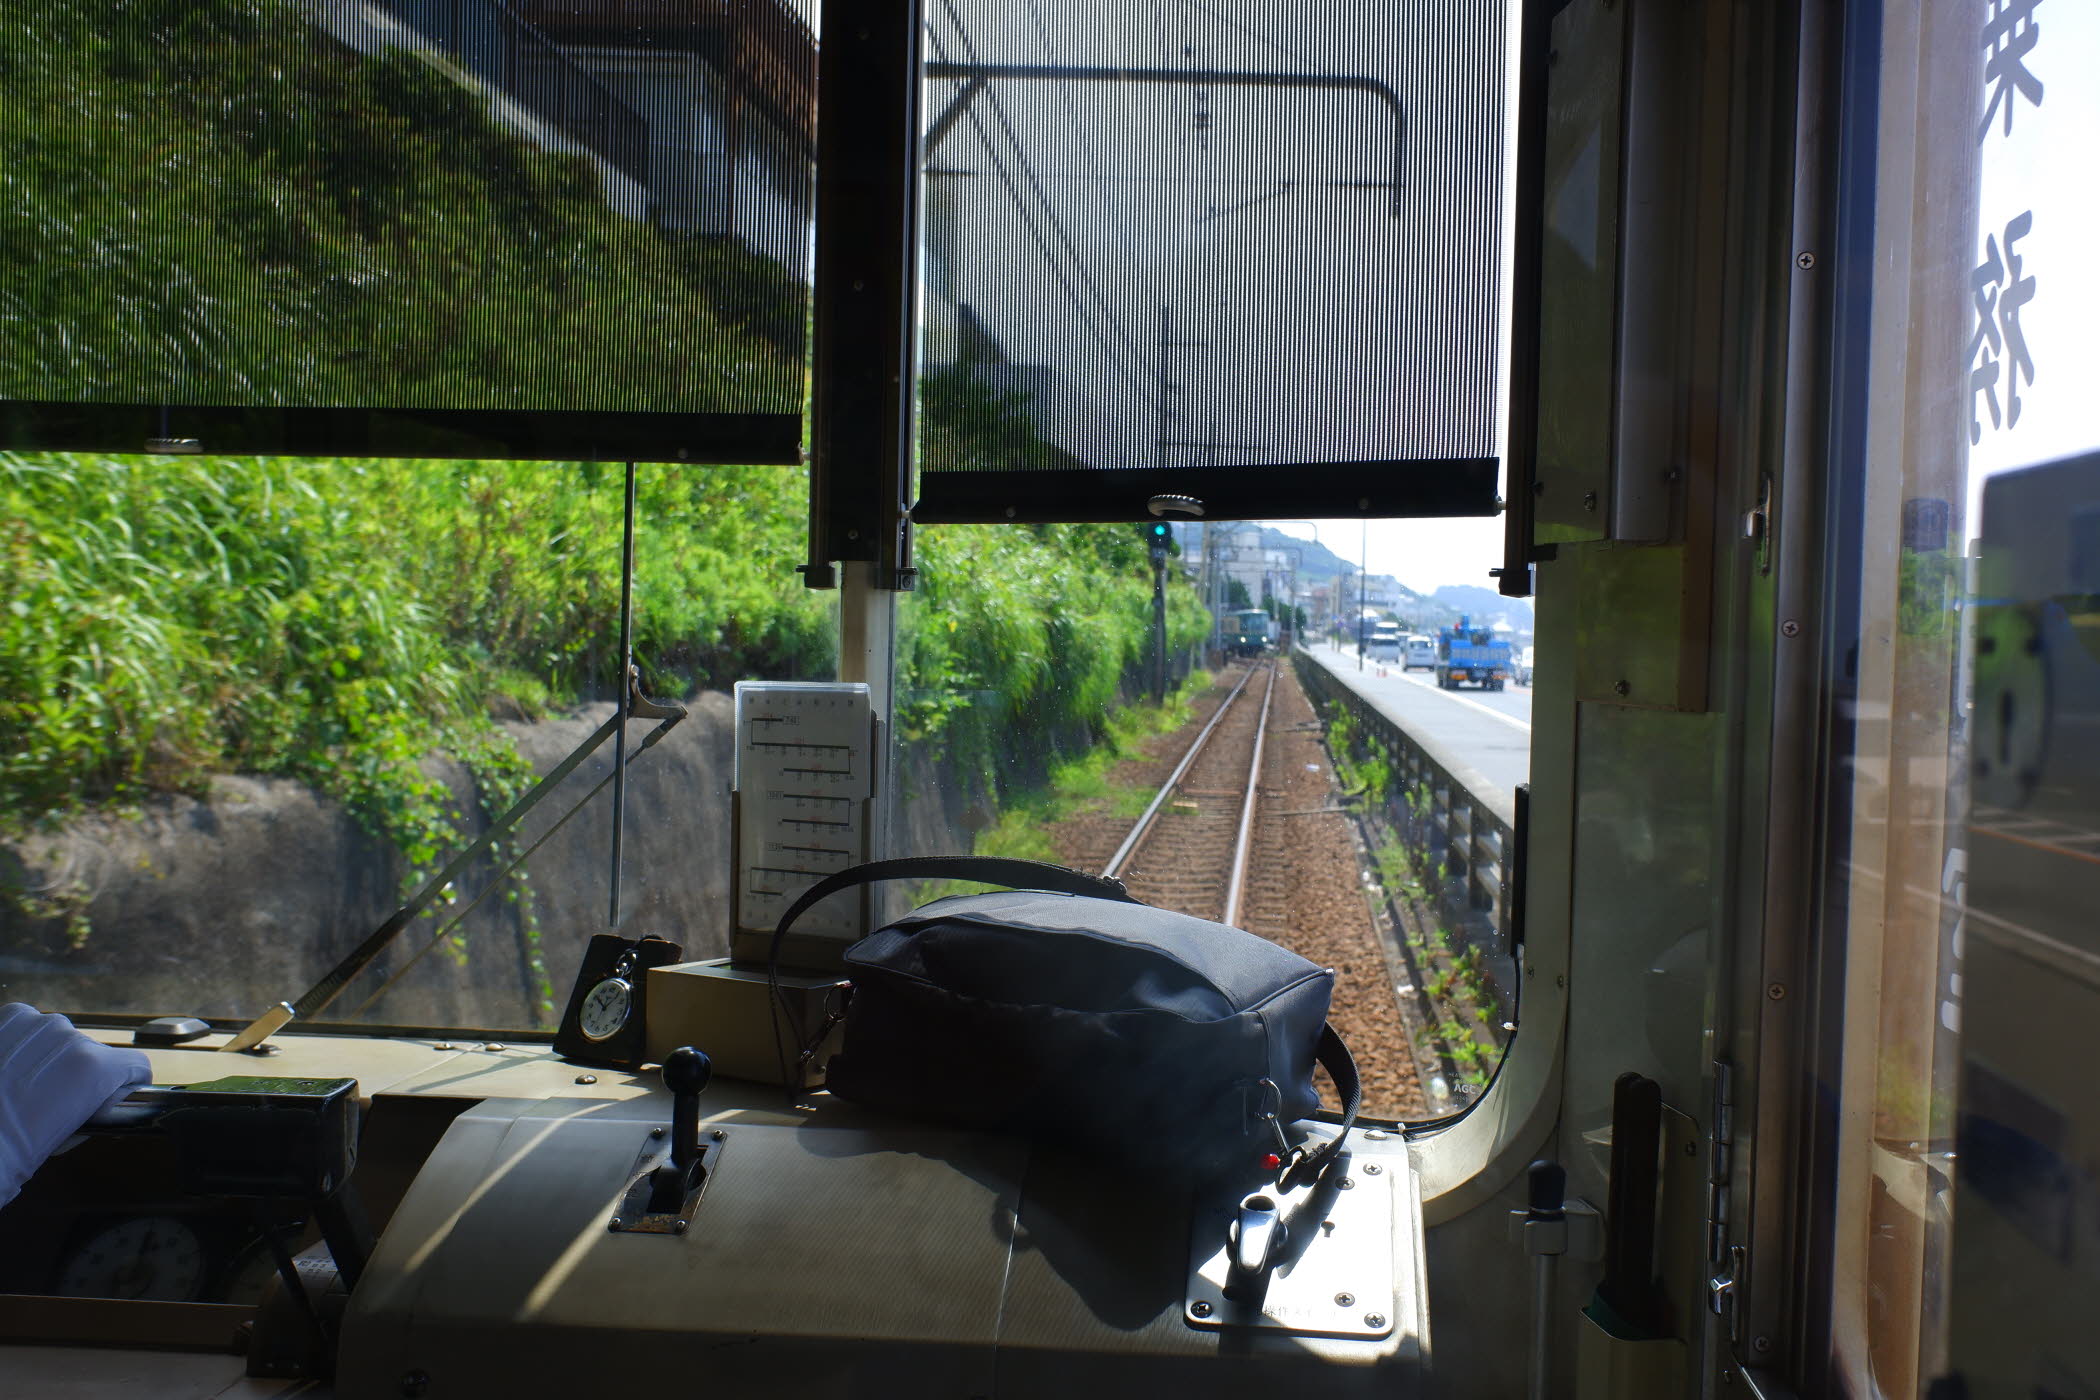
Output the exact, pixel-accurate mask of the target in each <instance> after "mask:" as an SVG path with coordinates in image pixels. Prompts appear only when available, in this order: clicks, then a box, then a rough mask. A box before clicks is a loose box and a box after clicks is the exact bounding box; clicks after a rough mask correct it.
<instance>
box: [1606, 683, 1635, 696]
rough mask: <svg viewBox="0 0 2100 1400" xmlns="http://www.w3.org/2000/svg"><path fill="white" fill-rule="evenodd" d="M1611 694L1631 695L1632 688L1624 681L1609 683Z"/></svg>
mask: <svg viewBox="0 0 2100 1400" xmlns="http://www.w3.org/2000/svg"><path fill="white" fill-rule="evenodd" d="M1611 693H1612V694H1614V695H1631V694H1632V693H1633V687H1632V686H1631V685H1630V684H1628V683H1627V682H1625V681H1613V682H1612V683H1611Z"/></svg>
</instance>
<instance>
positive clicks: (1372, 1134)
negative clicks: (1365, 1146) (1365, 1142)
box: [1364, 1128, 1385, 1142]
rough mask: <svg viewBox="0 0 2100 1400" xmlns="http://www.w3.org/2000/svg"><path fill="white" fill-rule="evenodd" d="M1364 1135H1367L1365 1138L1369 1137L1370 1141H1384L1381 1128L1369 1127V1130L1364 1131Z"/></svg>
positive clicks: (1383, 1133)
mask: <svg viewBox="0 0 2100 1400" xmlns="http://www.w3.org/2000/svg"><path fill="white" fill-rule="evenodd" d="M1364 1136H1365V1137H1367V1138H1369V1139H1370V1140H1371V1141H1372V1142H1384V1141H1385V1129H1383V1128H1373V1129H1371V1130H1370V1131H1369V1132H1367V1133H1365V1134H1364Z"/></svg>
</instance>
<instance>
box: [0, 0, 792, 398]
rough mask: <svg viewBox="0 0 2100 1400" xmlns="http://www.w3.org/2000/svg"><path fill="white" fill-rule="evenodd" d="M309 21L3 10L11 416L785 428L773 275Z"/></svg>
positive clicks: (141, 4) (66, 4) (3, 372)
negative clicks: (43, 406)
mask: <svg viewBox="0 0 2100 1400" xmlns="http://www.w3.org/2000/svg"><path fill="white" fill-rule="evenodd" d="M302 14H303V11H302V10H301V9H299V8H295V7H294V6H292V5H289V4H287V3H285V0H96V3H88V2H87V0H47V3H39V4H25V5H9V6H6V7H4V10H0V91H4V92H5V93H6V100H5V101H4V102H0V322H4V323H5V324H6V325H7V326H8V328H9V329H8V333H7V335H6V336H4V337H0V397H13V398H22V399H50V398H68V399H70V398H89V399H101V400H116V401H135V402H145V403H155V402H177V403H181V402H192V403H198V402H201V403H219V404H255V403H261V404H286V405H364V404H377V405H385V406H390V407H452V408H458V407H475V408H528V407H581V408H593V409H648V410H677V411H683V412H705V411H737V412H753V411H770V412H792V411H794V404H795V402H796V396H797V394H798V393H799V390H800V383H801V371H800V345H801V338H802V328H803V320H804V293H803V291H802V290H801V288H800V287H798V286H797V285H796V284H795V282H794V281H793V280H792V279H791V278H789V277H788V276H787V275H786V274H785V273H783V272H782V271H781V270H780V268H779V267H778V266H776V265H775V264H773V263H772V262H770V261H768V260H766V259H764V258H760V257H756V256H753V255H751V254H750V253H747V252H745V251H743V250H742V249H741V248H739V247H737V246H735V245H734V244H732V243H728V242H724V241H717V240H697V239H677V238H669V237H666V236H664V235H662V234H659V233H658V232H657V231H656V230H655V229H654V228H652V227H651V226H649V225H648V224H645V223H639V222H636V221H634V220H631V219H627V218H623V217H621V216H620V215H618V214H616V213H614V212H613V211H612V210H611V209H610V208H608V207H607V205H606V203H605V200H604V198H603V197H602V195H601V193H600V187H599V177H598V175H597V173H596V171H595V170H594V169H593V167H592V165H591V163H590V162H589V161H587V160H586V159H584V158H583V157H581V156H574V155H556V154H548V153H546V152H542V151H538V150H535V149H533V148H532V147H530V146H528V145H526V144H525V143H524V142H522V141H520V140H518V139H516V138H515V137H513V136H511V135H510V134H508V133H506V132H505V131H503V130H502V129H501V128H499V127H498V126H496V125H495V124H494V123H493V122H491V121H490V119H489V117H488V114H487V109H486V106H485V104H484V102H483V101H482V99H481V98H479V97H477V96H475V95H474V94H473V93H471V92H470V91H469V90H468V89H467V88H465V87H463V86H461V85H460V84H459V83H457V82H455V81H453V80H452V79H451V78H449V77H447V76H445V75H444V74H443V73H441V72H440V71H439V70H438V69H437V68H436V67H434V66H432V65H431V64H430V63H427V62H425V61H423V60H422V59H419V58H415V57H411V56H409V55H406V54H404V53H401V52H398V51H390V52H385V53H381V54H377V55H374V56H371V57H359V56H358V55H357V54H355V53H354V52H353V51H351V50H350V49H348V48H345V47H344V46H342V45H340V44H338V43H336V42H335V41H334V40H333V39H331V38H329V37H328V36H327V35H326V34H325V33H324V32H323V31H322V30H320V29H319V28H317V27H316V26H314V25H312V24H310V23H308V22H307V21H306V20H305V19H304V18H303V17H302Z"/></svg>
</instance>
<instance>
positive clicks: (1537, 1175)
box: [1525, 1157, 1568, 1220]
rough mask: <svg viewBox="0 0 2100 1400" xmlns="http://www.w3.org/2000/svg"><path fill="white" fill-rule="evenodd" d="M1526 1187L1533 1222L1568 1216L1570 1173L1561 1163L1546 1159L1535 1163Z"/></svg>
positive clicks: (1527, 1202)
mask: <svg viewBox="0 0 2100 1400" xmlns="http://www.w3.org/2000/svg"><path fill="white" fill-rule="evenodd" d="M1526 1186H1527V1188H1528V1189H1527V1190H1526V1192H1525V1196H1526V1204H1527V1205H1528V1206H1529V1207H1530V1209H1529V1212H1528V1213H1529V1215H1530V1216H1531V1218H1532V1219H1533V1220H1557V1219H1559V1218H1561V1217H1562V1216H1563V1215H1565V1214H1566V1212H1567V1196H1568V1171H1567V1168H1565V1167H1563V1166H1562V1165H1561V1164H1560V1163H1558V1162H1555V1161H1551V1160H1548V1159H1547V1158H1544V1157H1541V1158H1540V1159H1539V1160H1538V1161H1536V1162H1533V1163H1532V1164H1531V1170H1530V1174H1529V1177H1528V1179H1527V1181H1526Z"/></svg>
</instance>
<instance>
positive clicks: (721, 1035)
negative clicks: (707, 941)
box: [647, 958, 846, 1090]
mask: <svg viewBox="0 0 2100 1400" xmlns="http://www.w3.org/2000/svg"><path fill="white" fill-rule="evenodd" d="M780 999H781V1005H780V1006H779V1007H778V1008H777V1009H776V1008H775V1007H774V1006H773V1005H772V1000H771V997H770V996H769V994H768V988H767V985H766V969H765V965H764V964H763V963H749V962H735V961H732V960H731V959H729V958H709V959H706V960H704V961H701V962H688V963H672V964H670V965H669V966H667V967H655V968H651V969H650V970H649V996H648V1002H647V1008H648V1017H649V1024H648V1028H647V1044H648V1056H649V1059H650V1060H651V1061H652V1062H654V1063H656V1064H662V1063H663V1060H664V1057H665V1056H666V1055H668V1054H670V1053H671V1052H672V1051H673V1050H676V1049H677V1048H678V1047H679V1046H681V1045H690V1046H693V1047H694V1048H695V1049H698V1050H703V1051H705V1052H706V1053H707V1057H708V1059H709V1060H710V1061H711V1062H712V1063H713V1065H714V1072H715V1073H716V1074H726V1075H728V1076H729V1077H730V1078H732V1079H745V1080H750V1081H751V1082H753V1083H756V1084H780V1085H783V1086H786V1085H790V1084H792V1087H794V1088H796V1089H798V1090H801V1089H813V1088H816V1087H817V1086H819V1085H821V1084H822V1083H823V1082H824V1065H825V1063H826V1062H827V1061H828V1060H830V1058H831V1056H832V1054H833V1052H835V1051H836V1050H837V1049H838V1046H839V1026H838V1024H837V1023H836V1022H835V1021H834V1022H833V1023H832V1024H831V1025H830V1027H829V1029H824V1027H825V1024H826V1022H827V1021H830V1020H831V1019H832V1017H833V1016H834V1015H835V1014H836V1013H838V1012H840V1011H842V1010H843V1009H844V1007H845V1000H846V982H845V979H844V978H842V977H839V976H836V975H834V974H826V973H815V974H812V973H801V972H788V971H786V970H783V971H782V972H781V974H780ZM798 1026H799V1027H800V1029H801V1032H802V1034H804V1035H808V1036H818V1035H819V1032H820V1030H821V1031H822V1034H821V1037H820V1038H819V1039H818V1042H817V1045H816V1054H815V1055H814V1056H813V1057H812V1058H810V1059H809V1060H807V1061H804V1060H802V1058H801V1053H802V1046H801V1045H800V1044H798V1043H797V1041H796V1039H795V1034H796V1028H797V1027H798ZM783 1067H785V1071H786V1073H785V1075H783ZM798 1071H799V1072H798Z"/></svg>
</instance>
